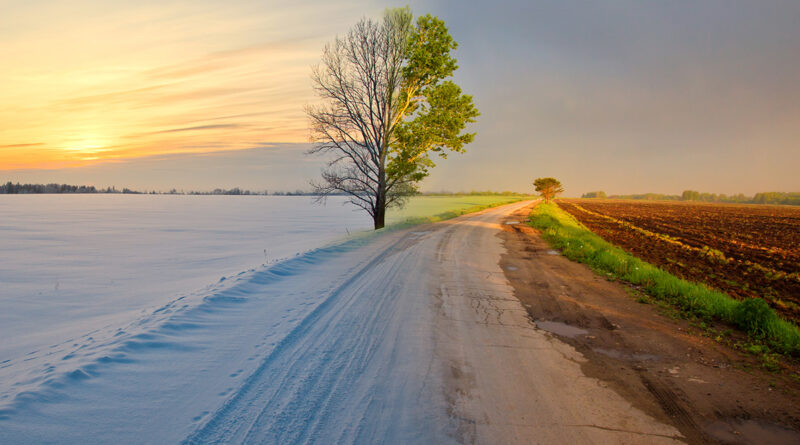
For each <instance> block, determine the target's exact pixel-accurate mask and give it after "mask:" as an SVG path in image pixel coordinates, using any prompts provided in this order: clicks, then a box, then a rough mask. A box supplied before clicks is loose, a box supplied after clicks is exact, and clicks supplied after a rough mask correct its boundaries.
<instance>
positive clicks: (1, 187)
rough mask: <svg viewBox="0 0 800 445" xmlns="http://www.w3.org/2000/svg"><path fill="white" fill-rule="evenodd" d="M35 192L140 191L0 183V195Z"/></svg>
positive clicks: (133, 191) (87, 186)
mask: <svg viewBox="0 0 800 445" xmlns="http://www.w3.org/2000/svg"><path fill="white" fill-rule="evenodd" d="M36 193H135V194H138V193H141V192H137V191H135V190H131V189H128V188H123V189H122V190H117V188H116V187H107V188H96V187H95V186H93V185H69V184H20V183H16V184H14V183H12V182H11V181H9V182H7V183H5V184H0V195H13V194H36Z"/></svg>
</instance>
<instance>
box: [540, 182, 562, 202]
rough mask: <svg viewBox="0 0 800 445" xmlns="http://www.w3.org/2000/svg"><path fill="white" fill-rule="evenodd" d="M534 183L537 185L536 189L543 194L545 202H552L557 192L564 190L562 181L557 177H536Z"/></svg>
mask: <svg viewBox="0 0 800 445" xmlns="http://www.w3.org/2000/svg"><path fill="white" fill-rule="evenodd" d="M533 185H534V186H535V187H536V191H537V192H539V194H540V195H542V198H544V202H545V203H548V202H550V200H551V199H553V198H554V197H555V196H556V195H557V194H559V193H562V192H563V191H564V189H563V188H561V182H559V181H558V180H557V179H556V178H536V180H534V181H533Z"/></svg>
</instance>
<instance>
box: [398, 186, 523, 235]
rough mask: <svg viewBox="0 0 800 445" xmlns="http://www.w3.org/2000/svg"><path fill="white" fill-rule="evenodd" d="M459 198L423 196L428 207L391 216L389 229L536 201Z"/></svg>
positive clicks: (475, 197)
mask: <svg viewBox="0 0 800 445" xmlns="http://www.w3.org/2000/svg"><path fill="white" fill-rule="evenodd" d="M465 197H466V198H467V199H464V197H461V198H459V197H458V196H448V195H443V196H422V197H420V198H419V199H421V200H423V201H425V202H426V204H427V205H423V206H419V208H416V209H413V208H412V209H410V210H409V211H408V212H407V213H406V214H403V213H405V212H403V211H401V212H400V214H399V215H398V216H394V215H389V217H388V218H387V219H389V224H387V228H392V229H395V228H404V227H409V226H414V225H418V224H428V223H435V222H439V221H444V220H447V219H452V218H456V217H458V216H461V215H466V214H468V213H475V212H479V211H481V210H485V209H488V208H491V207H498V206H501V205H505V204H511V203H513V202H519V201H524V200H528V199H536V197H535V196H526V195H517V196H508V195H501V194H497V195H481V196H469V195H465ZM414 204H415V203H414V202H412V203H411V204H410V205H409V207H413V205H414ZM437 207H438V209H443V208H444V209H447V210H445V211H443V212H439V213H436V214H431V213H432V212H434V211H436V210H433V209H434V208H437Z"/></svg>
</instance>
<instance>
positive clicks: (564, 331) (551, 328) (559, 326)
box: [535, 320, 589, 338]
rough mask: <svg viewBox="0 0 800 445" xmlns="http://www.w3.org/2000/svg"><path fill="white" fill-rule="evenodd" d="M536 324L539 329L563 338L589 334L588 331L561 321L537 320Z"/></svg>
mask: <svg viewBox="0 0 800 445" xmlns="http://www.w3.org/2000/svg"><path fill="white" fill-rule="evenodd" d="M535 323H536V327H537V328H539V329H542V330H544V331H547V332H550V333H552V334H556V335H561V336H563V337H569V338H575V337H577V336H579V335H586V334H588V333H589V331H587V330H586V329H581V328H577V327H575V326H570V325H568V324H566V323H562V322H560V321H548V320H536V322H535Z"/></svg>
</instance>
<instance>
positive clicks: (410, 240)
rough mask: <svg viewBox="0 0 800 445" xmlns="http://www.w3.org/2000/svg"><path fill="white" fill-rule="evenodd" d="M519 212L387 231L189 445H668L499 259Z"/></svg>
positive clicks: (666, 432)
mask: <svg viewBox="0 0 800 445" xmlns="http://www.w3.org/2000/svg"><path fill="white" fill-rule="evenodd" d="M528 204H529V203H517V204H512V205H507V206H503V207H499V208H495V209H490V210H487V211H484V212H481V213H477V214H472V215H467V216H463V217H460V218H456V219H453V220H450V221H446V222H442V223H438V224H433V225H426V226H421V227H417V228H414V229H410V230H405V231H400V232H395V233H390V234H387V235H385V236H384V237H382V238H380V239H379V240H377V241H375V242H373V243H372V244H370V245H369V246H367V247H365V248H363V249H362V250H360V251H358V252H357V253H358V254H360V255H367V256H369V258H368V260H366V261H364V263H363V265H361V266H360V267H359V268H355V269H353V270H352V272H350V274H349V276H348V277H346V279H344V280H342V281H340V284H338V285H337V286H335V288H333V289H332V290H331V291H330V295H329V297H327V299H326V300H325V301H324V303H323V304H321V305H320V306H318V307H317V308H316V309H315V310H314V312H313V313H311V314H310V315H309V316H308V317H306V318H305V319H304V320H303V322H302V323H301V324H300V325H299V326H298V327H297V328H296V329H295V330H294V331H292V333H291V334H290V335H289V336H287V337H286V338H285V339H284V340H283V341H282V343H281V345H279V347H278V348H276V349H275V351H274V352H273V353H272V354H271V355H270V356H269V357H267V359H266V360H265V361H264V362H263V363H262V364H261V365H260V366H259V368H258V369H257V370H256V371H255V372H254V373H253V374H252V375H251V376H250V378H248V380H247V381H246V384H245V385H243V387H242V388H241V389H240V390H239V391H237V392H236V394H235V396H233V397H232V398H230V399H229V400H228V401H227V402H226V403H225V404H224V405H223V406H222V407H221V408H220V409H219V410H218V411H217V412H216V413H215V414H214V415H213V416H211V417H210V418H209V420H208V421H207V422H206V423H205V424H204V425H203V426H202V427H200V428H198V429H197V430H196V431H194V433H192V434H191V435H190V436H189V437H188V438H187V439H186V443H231V442H233V443H237V442H243V443H304V442H309V441H310V442H336V443H411V442H416V443H448V442H449V443H492V444H498V443H520V444H523V443H524V444H530V443H567V442H571V443H642V442H643V441H646V442H648V443H671V442H676V441H677V440H678V439H679V438H680V437H681V436H680V434H679V433H678V431H677V430H676V429H674V428H673V427H671V426H668V425H664V424H661V423H659V422H657V421H655V420H653V419H652V418H650V417H648V416H647V415H645V414H644V413H643V412H641V411H639V410H637V409H635V408H633V407H632V406H631V405H630V404H629V403H628V402H626V401H625V400H624V399H622V398H621V397H620V396H619V395H617V394H616V393H614V392H613V391H611V390H610V389H607V388H606V387H605V386H604V385H603V384H602V382H600V381H598V380H596V379H592V378H588V377H586V376H584V375H583V374H582V373H581V370H580V362H581V361H582V360H583V357H582V356H581V355H580V354H579V353H577V352H576V351H574V350H573V349H572V348H571V347H570V346H568V345H566V344H564V343H562V342H560V341H558V340H557V339H555V338H553V337H552V336H551V335H550V334H548V333H546V332H544V331H541V330H538V329H536V327H535V324H534V323H533V322H531V320H529V318H528V316H527V313H526V311H525V310H524V308H523V307H522V306H521V304H520V302H519V301H518V300H517V299H516V298H515V297H514V295H513V291H512V289H511V287H510V286H509V284H508V282H507V281H506V279H505V276H504V274H503V271H502V270H501V269H500V267H499V265H498V262H499V260H500V255H501V254H502V253H503V247H502V246H501V242H500V239H499V238H498V237H497V236H496V235H497V233H498V231H499V230H500V226H499V224H500V221H501V219H502V218H503V217H504V216H505V215H507V214H509V213H511V212H513V211H514V210H517V209H519V208H520V207H521V206H524V205H528Z"/></svg>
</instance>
